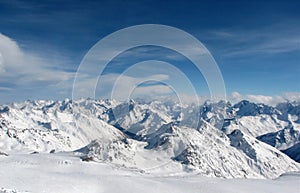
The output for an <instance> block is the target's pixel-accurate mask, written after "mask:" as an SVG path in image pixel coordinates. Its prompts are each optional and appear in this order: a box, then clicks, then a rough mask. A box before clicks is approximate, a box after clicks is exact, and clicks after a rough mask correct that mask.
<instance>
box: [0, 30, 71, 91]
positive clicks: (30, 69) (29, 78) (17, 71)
mask: <svg viewBox="0 0 300 193" xmlns="http://www.w3.org/2000/svg"><path fill="white" fill-rule="evenodd" d="M51 65H52V66H51ZM72 77H73V74H72V73H68V72H64V71H60V70H54V69H53V64H52V63H50V61H47V59H45V58H42V57H39V56H38V55H36V54H33V53H27V52H25V51H23V50H22V49H21V48H20V47H19V45H18V44H17V42H16V41H14V40H12V39H11V38H9V37H7V36H5V35H3V34H1V33H0V83H1V82H10V83H12V84H14V85H15V86H22V87H24V86H32V85H38V84H41V85H49V84H50V85H51V84H55V83H57V82H60V81H65V80H68V79H70V78H72Z"/></svg>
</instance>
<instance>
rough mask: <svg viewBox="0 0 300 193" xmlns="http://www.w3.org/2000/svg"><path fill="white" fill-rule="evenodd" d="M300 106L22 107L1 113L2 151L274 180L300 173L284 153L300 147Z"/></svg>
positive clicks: (102, 103) (98, 103)
mask: <svg viewBox="0 0 300 193" xmlns="http://www.w3.org/2000/svg"><path fill="white" fill-rule="evenodd" d="M299 106H300V105H299V104H298V103H282V104H279V105H278V106H276V107H271V106H268V105H264V104H255V103H251V102H249V101H241V102H240V103H237V104H235V105H232V104H230V103H229V102H225V101H220V102H218V103H212V102H206V103H204V104H203V105H202V106H196V105H195V104H189V105H181V104H177V103H174V102H159V101H153V102H148V103H141V102H136V101H133V100H130V101H128V102H118V101H115V100H93V99H80V100H76V101H71V100H68V99H65V100H64V101H44V100H38V101H24V102H21V103H13V104H11V105H2V106H0V152H4V153H7V154H14V153H32V152H47V153H48V152H51V153H54V152H59V151H69V152H74V155H78V156H80V157H81V159H82V160H85V161H91V160H93V161H97V162H106V163H111V164H114V165H116V166H120V167H126V168H131V169H134V170H138V171H141V172H149V173H162V172H163V173H182V172H191V173H198V174H202V175H206V176H217V177H225V178H237V177H246V178H275V177H277V176H279V175H281V174H282V173H285V172H289V171H299V169H300V166H299V164H298V163H297V162H295V161H294V160H292V159H291V158H295V160H296V161H298V157H299V156H298V153H299V151H297V148H296V150H294V149H295V148H294V149H290V150H286V151H284V150H285V149H286V148H292V147H293V146H295V147H296V145H297V144H298V142H299V128H300V127H299V125H300V124H299V117H300V111H299ZM287 129H288V131H286V130H287ZM291 130H293V132H292V131H291ZM281 133H284V134H281ZM264 142H265V143H264ZM273 142H274V143H273ZM282 147H284V148H282ZM276 148H278V149H276ZM280 150H282V151H280ZM291 152H292V153H291ZM285 153H286V154H287V155H289V156H290V157H291V158H290V157H288V156H287V155H285ZM290 154H292V156H291V155H290Z"/></svg>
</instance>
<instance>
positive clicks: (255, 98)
mask: <svg viewBox="0 0 300 193" xmlns="http://www.w3.org/2000/svg"><path fill="white" fill-rule="evenodd" d="M228 100H229V101H231V102H233V103H236V102H239V101H241V100H249V101H251V102H255V103H263V104H269V105H276V104H278V103H280V102H286V101H300V93H299V92H287V93H284V94H282V95H275V96H268V95H253V94H240V93H239V92H232V93H231V95H229V96H228Z"/></svg>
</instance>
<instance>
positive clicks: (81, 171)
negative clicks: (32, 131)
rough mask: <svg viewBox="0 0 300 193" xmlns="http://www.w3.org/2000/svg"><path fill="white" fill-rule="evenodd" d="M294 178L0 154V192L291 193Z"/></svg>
mask: <svg viewBox="0 0 300 193" xmlns="http://www.w3.org/2000/svg"><path fill="white" fill-rule="evenodd" d="M299 182H300V173H289V174H284V175H282V176H281V177H279V178H277V179H274V180H266V179H222V178H208V177H203V176H201V175H197V174H178V175H175V176H174V175H169V174H167V173H166V174H161V175H153V174H145V173H140V172H139V171H136V170H129V169H128V168H127V169H125V168H122V167H116V166H114V165H109V164H105V163H94V162H82V161H81V160H80V159H79V158H78V157H77V155H76V154H70V153H58V154H34V155H28V154H26V155H25V154H18V155H11V156H8V157H0V192H1V193H25V192H30V193H42V192H44V193H70V192H72V193H101V192H103V193H107V192H109V193H119V192H122V193H127V192H128V193H135V192H137V193H138V192H143V193H153V192H157V193H165V192H173V193H182V192H186V193H198V192H205V193H215V192H223V193H227V192H228V193H234V192H237V193H239V192H243V193H253V192H255V193H266V192H270V193H277V192H280V193H282V192H284V193H296V192H299V189H300V183H299ZM1 187H2V188H1Z"/></svg>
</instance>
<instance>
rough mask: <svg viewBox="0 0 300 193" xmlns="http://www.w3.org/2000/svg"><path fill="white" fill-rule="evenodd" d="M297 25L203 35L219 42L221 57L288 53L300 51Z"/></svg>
mask: <svg viewBox="0 0 300 193" xmlns="http://www.w3.org/2000/svg"><path fill="white" fill-rule="evenodd" d="M297 23H298V21H297V22H294V21H293V22H286V23H276V24H272V25H270V26H265V27H260V28H255V29H233V28H229V29H220V30H211V31H207V32H205V33H203V35H205V38H206V39H207V40H208V41H217V42H218V43H219V45H221V46H222V49H220V50H221V51H220V52H221V55H223V56H226V57H235V56H241V55H254V54H278V53H287V52H293V51H300V27H299V25H298V24H297ZM216 46H217V45H216Z"/></svg>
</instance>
